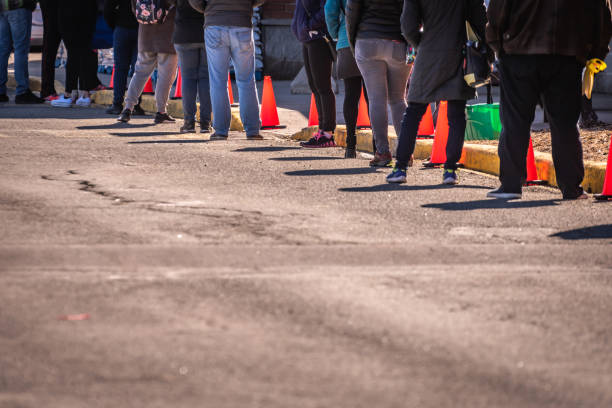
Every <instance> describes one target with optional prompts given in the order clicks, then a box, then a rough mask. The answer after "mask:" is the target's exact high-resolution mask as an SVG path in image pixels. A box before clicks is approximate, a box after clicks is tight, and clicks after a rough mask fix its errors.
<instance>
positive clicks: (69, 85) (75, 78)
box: [62, 33, 81, 97]
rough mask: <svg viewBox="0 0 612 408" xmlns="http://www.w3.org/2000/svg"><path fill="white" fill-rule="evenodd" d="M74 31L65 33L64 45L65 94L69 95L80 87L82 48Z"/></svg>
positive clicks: (63, 36)
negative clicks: (75, 38)
mask: <svg viewBox="0 0 612 408" xmlns="http://www.w3.org/2000/svg"><path fill="white" fill-rule="evenodd" d="M73 35H74V34H73V33H71V34H67V33H65V34H63V35H62V38H63V39H64V45H65V46H66V53H67V54H68V55H67V57H66V84H65V91H64V94H65V95H66V97H68V96H69V95H70V94H71V93H72V91H73V90H74V91H76V90H78V89H79V65H80V60H81V55H80V53H81V49H80V47H79V46H78V44H77V43H75V41H74V38H73Z"/></svg>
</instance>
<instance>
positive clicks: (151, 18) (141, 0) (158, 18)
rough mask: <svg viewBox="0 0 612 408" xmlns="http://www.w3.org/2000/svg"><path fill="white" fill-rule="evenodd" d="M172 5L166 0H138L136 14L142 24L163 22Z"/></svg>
mask: <svg viewBox="0 0 612 408" xmlns="http://www.w3.org/2000/svg"><path fill="white" fill-rule="evenodd" d="M172 7H173V6H170V7H168V6H166V2H165V1H164V0H136V6H135V8H134V15H135V16H136V20H137V21H138V22H139V23H140V24H163V23H164V21H166V17H167V16H168V12H169V11H170V10H171V9H172Z"/></svg>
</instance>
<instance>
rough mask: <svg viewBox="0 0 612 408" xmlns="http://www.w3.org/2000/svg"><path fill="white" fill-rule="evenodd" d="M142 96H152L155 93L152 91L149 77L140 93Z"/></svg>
mask: <svg viewBox="0 0 612 408" xmlns="http://www.w3.org/2000/svg"><path fill="white" fill-rule="evenodd" d="M142 93H143V94H149V95H152V94H154V93H155V91H153V81H152V80H151V77H149V80H148V81H147V83H146V84H145V87H144V90H143V91H142Z"/></svg>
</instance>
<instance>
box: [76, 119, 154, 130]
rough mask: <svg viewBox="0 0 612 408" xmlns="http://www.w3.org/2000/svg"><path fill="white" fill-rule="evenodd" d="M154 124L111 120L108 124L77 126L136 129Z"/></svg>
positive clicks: (91, 128) (94, 128)
mask: <svg viewBox="0 0 612 408" xmlns="http://www.w3.org/2000/svg"><path fill="white" fill-rule="evenodd" d="M151 126H155V123H135V124H127V123H123V122H117V121H115V122H113V123H109V124H108V125H91V126H77V127H76V128H77V129H80V130H105V129H138V128H146V127H151Z"/></svg>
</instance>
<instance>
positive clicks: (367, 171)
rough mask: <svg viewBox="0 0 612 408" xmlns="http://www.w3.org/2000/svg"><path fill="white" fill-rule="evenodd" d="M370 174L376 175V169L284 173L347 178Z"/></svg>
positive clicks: (288, 173)
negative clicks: (352, 175)
mask: <svg viewBox="0 0 612 408" xmlns="http://www.w3.org/2000/svg"><path fill="white" fill-rule="evenodd" d="M372 173H378V169H377V168H374V167H355V168H349V169H313V170H297V171H287V172H285V174H286V175H287V176H347V175H351V174H372Z"/></svg>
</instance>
